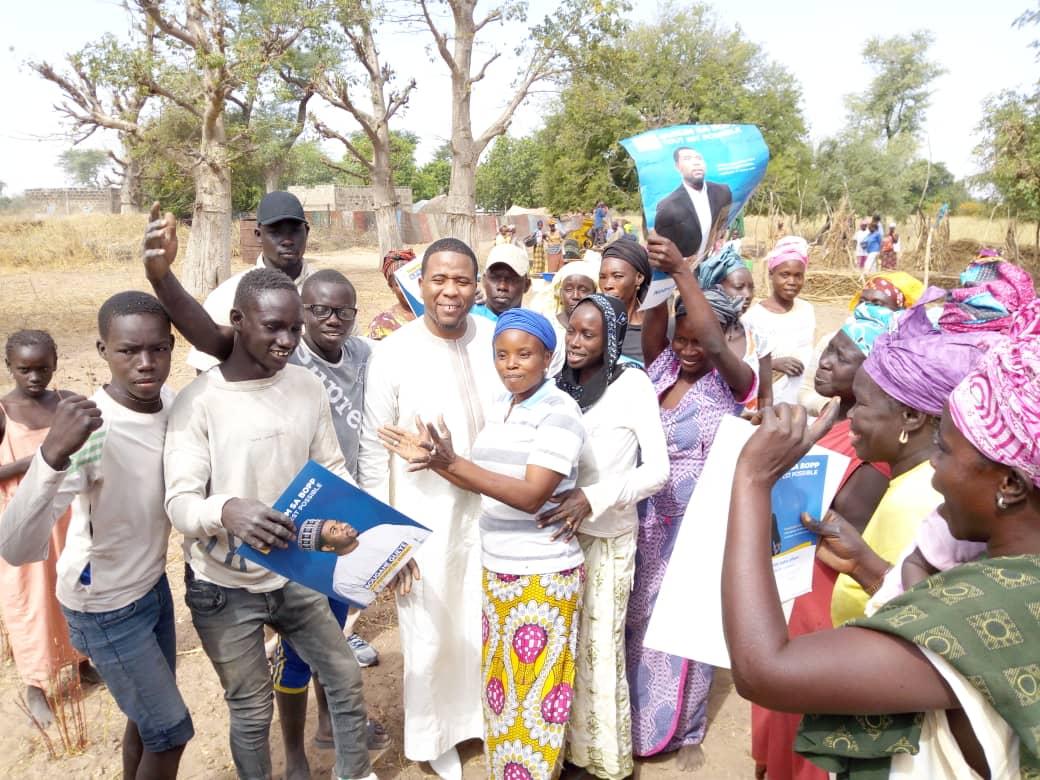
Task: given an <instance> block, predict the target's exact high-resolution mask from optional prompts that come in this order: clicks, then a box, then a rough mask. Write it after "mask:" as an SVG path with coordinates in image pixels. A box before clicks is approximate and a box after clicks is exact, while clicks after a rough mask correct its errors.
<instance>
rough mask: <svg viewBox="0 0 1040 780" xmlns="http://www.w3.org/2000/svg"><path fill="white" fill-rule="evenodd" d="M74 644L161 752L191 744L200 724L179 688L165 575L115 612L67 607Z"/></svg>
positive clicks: (149, 744) (147, 744)
mask: <svg viewBox="0 0 1040 780" xmlns="http://www.w3.org/2000/svg"><path fill="white" fill-rule="evenodd" d="M62 612H64V613H65V620H66V621H67V622H68V624H69V639H71V640H72V646H73V647H75V648H76V649H77V650H79V651H80V652H81V653H82V654H83V655H85V656H88V657H89V658H90V660H91V661H92V662H93V664H94V666H95V667H97V670H98V672H99V673H100V674H101V678H102V679H103V680H104V681H105V685H107V686H108V690H109V693H111V694H112V698H114V699H115V701H116V704H118V705H119V709H121V710H122V711H123V714H124V715H126V717H127V718H129V719H130V720H131V721H132V722H133V723H134V725H136V726H137V731H138V733H140V735H141V742H142V744H143V745H144V749H145V750H147V751H148V752H149V753H161V752H163V751H166V750H172V749H174V748H177V747H181V746H182V745H185V744H187V742H188V740H190V739H191V738H192V737H193V736H194V734H195V729H194V727H193V726H192V723H191V716H190V715H189V714H188V708H187V707H186V706H185V705H184V699H182V698H181V694H180V691H179V690H177V679H176V676H175V667H176V663H177V636H176V629H175V624H174V619H173V597H172V596H171V594H170V583H169V582H168V581H167V579H166V575H165V574H164V575H163V576H162V577H161V578H160V579H159V581H158V582H157V583H155V586H154V587H153V588H152V589H151V590H150V591H148V592H147V593H145V594H144V595H143V596H142V597H141V598H139V599H138V600H137V601H134V602H133V603H131V604H127V605H126V606H125V607H120V608H119V609H114V610H112V611H111V612H79V611H77V610H73V609H68V608H66V607H62Z"/></svg>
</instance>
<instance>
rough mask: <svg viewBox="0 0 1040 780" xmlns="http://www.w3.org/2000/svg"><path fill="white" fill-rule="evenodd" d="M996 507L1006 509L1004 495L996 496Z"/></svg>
mask: <svg viewBox="0 0 1040 780" xmlns="http://www.w3.org/2000/svg"><path fill="white" fill-rule="evenodd" d="M997 509H1001V510H1003V509H1007V501H1005V500H1004V496H1002V495H998V496H997Z"/></svg>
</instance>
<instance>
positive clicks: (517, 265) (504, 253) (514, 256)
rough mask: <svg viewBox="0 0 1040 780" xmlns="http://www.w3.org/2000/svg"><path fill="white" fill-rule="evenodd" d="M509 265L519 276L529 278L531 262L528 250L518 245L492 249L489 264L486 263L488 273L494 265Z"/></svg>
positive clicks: (485, 268)
mask: <svg viewBox="0 0 1040 780" xmlns="http://www.w3.org/2000/svg"><path fill="white" fill-rule="evenodd" d="M499 264H502V265H507V266H509V267H510V268H512V269H513V271H514V272H515V273H516V274H517V276H527V272H528V271H529V270H531V261H530V260H529V259H528V257H527V250H526V249H523V248H522V247H518V246H517V245H516V244H499V245H498V246H494V247H492V248H491V251H490V252H489V253H488V256H487V262H485V263H484V270H485V271H486V270H487V269H488V268H490V267H491V266H493V265H499Z"/></svg>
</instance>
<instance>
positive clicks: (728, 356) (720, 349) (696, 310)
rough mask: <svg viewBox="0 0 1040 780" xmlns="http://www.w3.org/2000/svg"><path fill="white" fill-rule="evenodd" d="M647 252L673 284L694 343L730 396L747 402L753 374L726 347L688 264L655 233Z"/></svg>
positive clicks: (752, 383)
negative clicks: (694, 334)
mask: <svg viewBox="0 0 1040 780" xmlns="http://www.w3.org/2000/svg"><path fill="white" fill-rule="evenodd" d="M648 248H649V253H650V262H651V264H652V265H653V266H654V267H655V268H658V269H660V270H661V271H664V272H665V273H667V274H669V275H671V277H672V278H673V279H674V280H675V286H676V287H677V288H678V289H679V295H680V296H681V297H682V300H683V303H684V304H685V305H686V316H687V317H689V318H690V322H691V323H693V327H694V329H695V330H696V332H697V340H698V342H699V343H700V345H701V347H702V348H703V349H704V352H705V353H706V354H707V356H708V359H709V360H710V361H711V363H712V365H713V366H715V368H717V369H718V371H719V373H720V374H721V375H722V378H723V379H725V380H726V384H728V385H729V386H730V389H731V390H732V391H733V395H734V396H735V397H736V398H737V399H743V398H747V397H748V395H749V394H750V393H751V390H752V388H754V386H755V372H754V370H753V369H752V368H751V366H749V365H748V364H747V363H745V362H744V361H743V359H742V358H740V357H738V356H737V355H734V354H733V350H731V349H730V348H729V346H728V345H727V344H726V334H724V333H723V332H722V327H721V326H720V325H719V321H718V318H716V316H715V312H714V311H712V308H711V304H710V303H708V299H707V298H705V297H704V293H703V292H701V287H700V285H699V284H698V283H697V278H696V277H695V276H694V274H693V270H692V269H691V268H690V265H689V263H687V262H686V261H685V260H684V259H683V256H682V253H681V252H679V248H678V247H677V246H676V245H675V244H674V243H673V242H672V241H671V240H670V239H667V238H665V237H664V236H659V235H657V233H651V234H650V238H649V241H648Z"/></svg>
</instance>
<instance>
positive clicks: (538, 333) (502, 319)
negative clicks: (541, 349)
mask: <svg viewBox="0 0 1040 780" xmlns="http://www.w3.org/2000/svg"><path fill="white" fill-rule="evenodd" d="M504 330H522V331H523V332H524V333H530V334H531V335H532V336H534V337H535V338H536V339H538V340H539V341H540V342H542V344H544V345H545V348H546V349H547V350H549V351H550V352H552V351H554V350H555V349H556V331H555V330H553V326H552V325H550V324H549V320H547V319H546V318H545V316H544V315H542V314H539V313H538V312H536V311H531V310H530V309H508V310H506V311H504V312H502V313H501V314H500V315H498V320H496V321H495V335H494V338H496V339H497V338H498V336H499V334H500V333H502V331H504ZM492 354H493V353H492Z"/></svg>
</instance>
